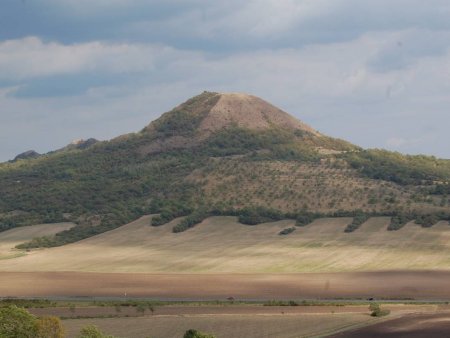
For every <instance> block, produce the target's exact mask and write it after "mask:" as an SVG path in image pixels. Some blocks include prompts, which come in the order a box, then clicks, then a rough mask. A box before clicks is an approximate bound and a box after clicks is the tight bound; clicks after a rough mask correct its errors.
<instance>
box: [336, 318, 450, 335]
mask: <svg viewBox="0 0 450 338" xmlns="http://www.w3.org/2000/svg"><path fill="white" fill-rule="evenodd" d="M449 336H450V312H447V313H434V314H410V315H405V316H403V317H401V318H396V319H392V320H388V321H383V322H382V323H379V324H374V325H370V326H366V327H363V328H360V329H356V330H351V331H345V332H341V333H338V334H335V335H332V336H329V338H367V337H371V338H391V337H392V338H394V337H395V338H443V337H449Z"/></svg>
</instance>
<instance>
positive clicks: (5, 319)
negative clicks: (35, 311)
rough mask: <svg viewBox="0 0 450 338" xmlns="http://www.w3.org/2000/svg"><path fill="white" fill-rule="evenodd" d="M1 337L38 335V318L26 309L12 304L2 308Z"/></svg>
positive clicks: (31, 336) (24, 337) (28, 337)
mask: <svg viewBox="0 0 450 338" xmlns="http://www.w3.org/2000/svg"><path fill="white" fill-rule="evenodd" d="M0 337H1V338H35V337H37V319H36V317H35V316H33V315H32V314H30V313H29V312H28V311H26V310H25V309H21V308H18V307H17V306H15V305H11V306H8V307H5V308H1V309H0Z"/></svg>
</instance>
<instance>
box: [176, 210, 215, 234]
mask: <svg viewBox="0 0 450 338" xmlns="http://www.w3.org/2000/svg"><path fill="white" fill-rule="evenodd" d="M209 216H210V214H208V213H207V212H205V211H202V210H198V211H195V212H193V213H192V214H190V215H189V216H187V217H186V218H185V219H183V220H182V221H181V222H180V223H178V224H177V225H175V226H174V227H173V229H172V232H174V233H179V232H183V231H186V230H188V229H190V228H192V227H194V226H196V225H197V224H199V223H201V222H202V221H203V220H204V219H205V218H207V217H209Z"/></svg>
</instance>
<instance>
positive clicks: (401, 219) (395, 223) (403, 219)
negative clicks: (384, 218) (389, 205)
mask: <svg viewBox="0 0 450 338" xmlns="http://www.w3.org/2000/svg"><path fill="white" fill-rule="evenodd" d="M410 221H411V217H410V216H408V215H397V216H394V217H392V218H391V223H390V224H389V226H388V228H387V229H388V230H389V231H395V230H399V229H401V228H403V227H404V226H405V225H406V224H407V223H408V222H410Z"/></svg>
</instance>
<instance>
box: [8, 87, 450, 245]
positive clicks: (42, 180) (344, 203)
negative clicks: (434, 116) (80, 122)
mask: <svg viewBox="0 0 450 338" xmlns="http://www.w3.org/2000/svg"><path fill="white" fill-rule="evenodd" d="M449 179H450V161H448V160H439V159H436V158H434V157H426V156H405V155H401V154H398V153H392V152H387V151H382V150H362V149H361V148H359V147H357V146H354V145H352V144H350V143H348V142H346V141H343V140H337V139H334V138H330V137H327V136H324V135H322V134H320V133H318V132H317V131H315V130H314V129H312V128H311V127H309V126H307V125H305V124H304V123H302V122H300V121H298V120H296V119H294V118H293V117H292V116H290V115H289V114H287V113H285V112H283V111H281V110H279V109H278V108H276V107H274V106H272V105H270V104H269V103H267V102H265V101H263V100H261V99H259V98H256V97H254V96H250V95H244V94H219V93H210V92H204V93H202V94H200V95H198V96H196V97H194V98H192V99H190V100H188V101H187V102H185V103H183V104H181V105H180V106H178V107H176V108H174V109H173V110H172V111H170V112H168V113H165V114H163V115H162V116H161V118H159V119H157V120H156V121H154V122H152V123H151V124H150V125H148V126H147V127H145V128H144V129H143V130H142V131H140V132H138V133H134V134H128V135H123V136H120V137H118V138H116V139H113V140H111V141H106V142H90V143H89V145H88V146H86V147H66V148H63V149H61V150H59V151H57V152H52V153H49V154H46V155H40V156H39V157H37V158H29V159H23V160H20V159H18V160H17V161H14V162H7V163H2V164H0V231H1V230H7V229H11V228H14V227H18V226H23V225H29V224H36V223H43V222H44V223H54V222H62V221H71V222H75V223H76V224H77V226H76V227H74V228H71V229H70V230H66V231H63V232H61V233H58V234H57V235H56V236H54V237H53V238H51V239H48V238H47V239H46V241H45V246H58V245H63V244H65V243H70V242H75V241H78V240H80V239H83V238H87V237H90V236H93V235H96V234H99V233H103V232H105V231H107V230H110V229H114V228H116V227H118V226H121V225H123V224H126V223H128V222H130V221H132V220H134V219H137V218H138V217H140V216H142V215H144V214H149V213H163V214H165V215H169V216H170V217H168V218H167V220H170V219H172V218H173V217H176V216H187V215H189V214H191V213H193V212H196V213H197V215H198V213H199V211H201V213H203V214H204V215H212V214H216V215H217V214H230V215H236V214H239V210H244V209H248V208H255V207H263V208H266V209H272V210H277V211H279V212H281V213H283V214H289V215H299V214H304V213H305V212H319V213H322V214H332V213H336V212H340V213H342V211H345V212H348V213H351V215H356V213H357V212H361V211H362V212H364V213H367V214H371V215H373V214H379V215H381V214H385V215H394V214H408V215H409V214H414V215H420V214H426V215H428V214H433V215H440V216H439V217H442V218H443V219H446V218H447V215H448V212H449V211H450V208H449V199H448V191H449V186H450V185H449ZM349 215H350V214H349ZM192 218H194V217H192ZM160 223H163V222H162V221H161V222H160ZM193 225H195V224H191V225H189V226H187V227H184V228H183V230H184V229H188V228H190V227H191V226H193ZM37 243H38V246H39V245H41V244H42V241H41V242H37ZM39 243H41V244H39ZM35 244H36V243H35Z"/></svg>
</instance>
